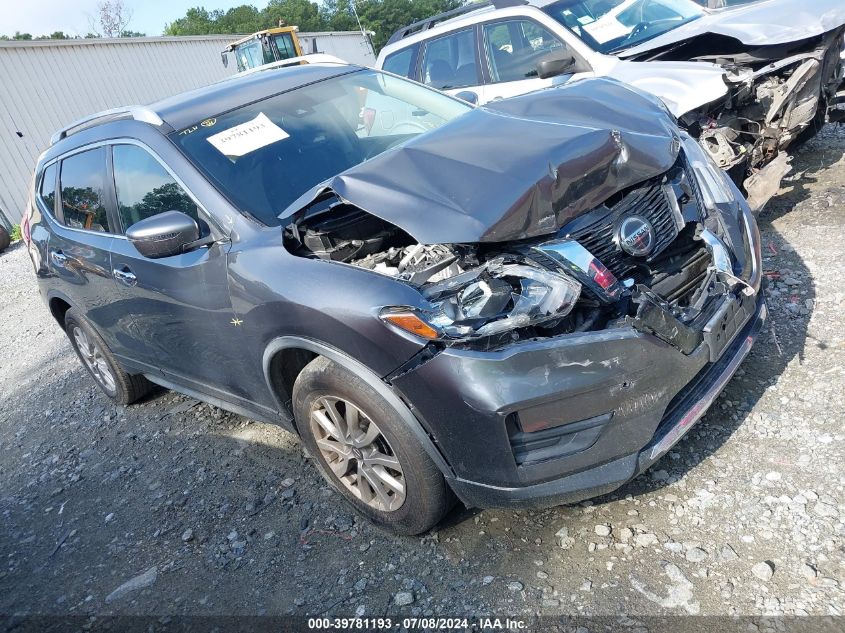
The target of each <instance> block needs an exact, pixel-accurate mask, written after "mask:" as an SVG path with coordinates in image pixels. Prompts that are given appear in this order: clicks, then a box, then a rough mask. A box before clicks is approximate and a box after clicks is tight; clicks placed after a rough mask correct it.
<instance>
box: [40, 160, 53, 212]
mask: <svg viewBox="0 0 845 633" xmlns="http://www.w3.org/2000/svg"><path fill="white" fill-rule="evenodd" d="M56 170H57V167H56V163H53V164H52V165H50V166H49V167H47V169H45V170H44V175H43V176H42V177H41V187H40V188H39V190H38V195H39V197H40V198H41V202H43V203H44V206H45V207H47V209H48V210H49V211H50V215H51V216H52V214H53V213H54V212H55V209H56Z"/></svg>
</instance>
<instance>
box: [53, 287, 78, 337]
mask: <svg viewBox="0 0 845 633" xmlns="http://www.w3.org/2000/svg"><path fill="white" fill-rule="evenodd" d="M47 307H48V308H50V314H52V315H53V318H54V319H55V320H56V323H58V324H59V327H61V328H62V329H63V330H64V329H65V315H66V314H67V312H68V310H70V309H71V308H73V307H74V306H73V304H72V303H71V302H70V301H68V299H67V297H65V296H64V295H62V294H59V293H52V294H50V295H49V296H48V298H47Z"/></svg>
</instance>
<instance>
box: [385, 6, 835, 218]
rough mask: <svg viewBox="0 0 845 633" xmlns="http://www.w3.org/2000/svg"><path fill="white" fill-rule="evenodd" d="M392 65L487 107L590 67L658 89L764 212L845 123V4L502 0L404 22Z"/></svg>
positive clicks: (389, 59) (390, 54)
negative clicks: (794, 156)
mask: <svg viewBox="0 0 845 633" xmlns="http://www.w3.org/2000/svg"><path fill="white" fill-rule="evenodd" d="M377 65H378V67H380V68H383V69H385V70H388V71H390V72H394V73H396V74H399V75H403V76H406V77H410V78H412V79H416V80H418V81H421V82H423V83H425V84H427V85H430V86H433V87H435V88H439V89H441V90H446V91H448V92H451V93H453V94H458V95H459V96H461V97H462V98H465V99H467V100H469V101H472V102H476V103H485V102H489V101H493V100H496V99H501V98H508V97H512V96H515V95H518V94H523V93H526V92H530V91H533V90H538V89H541V88H546V87H550V86H556V85H561V84H564V83H567V82H570V81H572V80H575V79H578V78H582V77H588V76H608V77H613V78H615V79H618V80H620V81H624V82H626V83H628V84H630V85H633V86H636V87H637V88H640V89H641V90H646V91H648V92H651V93H652V94H655V95H657V96H659V97H661V99H663V101H664V103H666V105H667V107H668V108H669V110H670V111H671V112H672V114H674V115H675V116H676V117H678V119H679V121H680V123H681V124H682V125H683V127H685V128H686V129H687V131H689V133H690V134H691V135H692V136H693V137H695V138H696V139H698V140H699V142H700V143H701V145H702V146H703V148H704V149H705V151H707V152H708V154H709V155H710V156H711V157H712V158H713V160H714V161H715V162H716V163H717V164H718V165H720V166H721V167H722V168H723V169H725V170H726V171H728V172H729V174H730V176H731V177H732V179H733V180H734V181H735V182H736V183H737V184H738V185H740V186H741V187H742V188H743V189H744V191H745V193H746V194H747V195H748V198H749V202H750V204H751V206H752V208H753V209H755V210H759V209H761V208H762V207H763V205H765V203H766V202H767V201H768V200H769V199H770V198H771V197H772V196H773V195H775V194H776V193H777V191H778V189H779V187H780V182H781V180H782V179H783V177H784V176H785V175H786V174H787V173H788V172H789V170H790V165H789V161H790V157H789V154H788V153H787V152H786V150H787V149H788V148H789V147H790V146H791V145H793V143H795V142H796V141H797V140H801V139H803V138H808V137H810V136H812V135H813V134H814V133H815V132H816V131H817V130H818V129H819V128H820V127H821V126H822V125H823V124H824V123H825V122H828V121H843V120H845V2H843V1H842V0H815V1H814V2H812V3H806V2H799V1H798V0H758V1H756V2H750V3H747V4H743V5H740V6H732V7H728V8H723V9H708V8H705V7H702V6H701V5H700V4H698V3H696V2H694V1H693V0H557V1H554V2H543V1H542V0H539V1H538V2H532V4H528V3H527V2H526V0H493V2H490V3H481V4H477V3H476V4H473V5H470V6H466V7H461V8H459V9H456V10H455V11H450V12H448V13H445V14H441V15H439V16H434V17H432V18H429V19H427V20H423V21H420V22H417V23H414V24H412V25H409V26H408V27H405V28H403V29H400V30H399V31H397V32H396V33H395V34H394V35H393V36H392V37H391V39H390V42H389V43H388V45H387V46H386V47H385V48H384V49H383V50H382V51H381V53H380V55H379V59H378V62H377Z"/></svg>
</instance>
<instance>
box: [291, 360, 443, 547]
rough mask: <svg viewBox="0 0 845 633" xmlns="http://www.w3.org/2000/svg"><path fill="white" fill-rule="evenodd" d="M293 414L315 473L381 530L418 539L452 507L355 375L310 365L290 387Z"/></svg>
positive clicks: (383, 404) (404, 432) (406, 437)
mask: <svg viewBox="0 0 845 633" xmlns="http://www.w3.org/2000/svg"><path fill="white" fill-rule="evenodd" d="M293 411H294V415H295V417H296V423H297V428H298V430H299V434H300V436H301V437H302V443H303V445H304V447H305V448H306V449H307V451H308V453H309V454H310V456H311V458H312V460H313V461H314V463H315V464H316V466H317V469H318V470H319V471H320V474H321V475H323V477H324V478H325V479H326V481H328V482H329V483H330V484H331V485H332V486H333V487H334V488H335V489H336V490H337V491H338V492H340V493H341V495H343V497H344V498H345V499H346V500H347V501H348V502H349V503H350V504H351V505H352V506H353V507H354V508H355V509H356V510H357V511H358V512H359V513H361V514H363V515H364V516H366V517H367V518H368V519H370V520H371V521H372V522H373V523H375V524H376V525H378V526H379V527H380V528H382V529H384V530H387V531H390V532H393V533H395V534H419V533H421V532H425V531H426V530H429V529H430V528H432V527H434V526H435V525H437V523H438V522H439V521H440V519H442V518H443V516H444V515H445V514H446V512H448V511H449V509H450V508H451V507H452V504H453V503H454V497H453V495H452V492H451V490H450V489H449V486H448V485H447V484H446V480H445V479H444V478H443V475H442V474H441V472H440V471H439V470H438V468H437V466H436V465H435V464H434V462H433V461H432V460H431V458H430V457H429V456H428V454H427V453H426V452H425V449H424V448H423V447H422V445H421V444H420V442H419V441H418V440H417V439H416V438H415V437H414V435H413V433H411V431H410V430H409V429H408V428H407V426H406V425H405V423H403V422H402V420H401V418H400V415H399V413H398V412H397V411H396V410H395V409H394V408H393V407H392V406H391V405H390V404H389V403H388V402H387V401H386V400H385V399H384V398H383V397H381V396H380V395H379V394H378V393H377V392H376V391H375V390H374V389H373V388H372V387H370V385H369V384H367V382H366V381H364V380H363V379H362V378H360V377H359V376H357V375H356V374H354V373H352V372H351V371H349V370H347V369H345V368H343V367H341V366H340V365H338V364H336V363H333V362H332V361H330V360H329V359H328V358H325V357H322V356H321V357H318V358H316V359H315V360H313V361H311V363H309V364H308V365H307V366H306V367H305V369H303V370H302V372H301V373H300V375H299V377H298V378H297V379H296V382H295V383H294V387H293Z"/></svg>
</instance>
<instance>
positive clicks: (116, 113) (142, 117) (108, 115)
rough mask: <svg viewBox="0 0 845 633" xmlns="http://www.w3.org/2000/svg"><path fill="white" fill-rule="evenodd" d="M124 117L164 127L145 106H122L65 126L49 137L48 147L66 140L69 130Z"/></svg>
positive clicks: (159, 118)
mask: <svg viewBox="0 0 845 633" xmlns="http://www.w3.org/2000/svg"><path fill="white" fill-rule="evenodd" d="M126 117H131V118H133V119H134V120H136V121H143V122H144V123H149V124H150V125H155V126H157V127H161V126H163V125H164V121H162V119H161V117H160V116H159V115H158V114H156V113H155V112H153V111H152V110H150V109H149V108H148V107H146V106H123V107H120V108H112V109H111V110H103V111H102V112H97V113H95V114H90V115H88V116H86V117H83V118H81V119H79V120H78V121H74V122H73V123H70V124H69V125H66V126H65V127H63V128H62V129H60V130H59V131H58V132H56V133H55V134H53V136H51V137H50V145H55V144H56V143H58V142H59V141H61V140H62V139H63V138H66V137H67V136H68V135H69V132H70V131H71V130H74V129H76V128H78V127H84V126H88V127H90V125H89V124H91V123H95V122H96V121H98V120H100V119H122V118H126Z"/></svg>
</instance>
